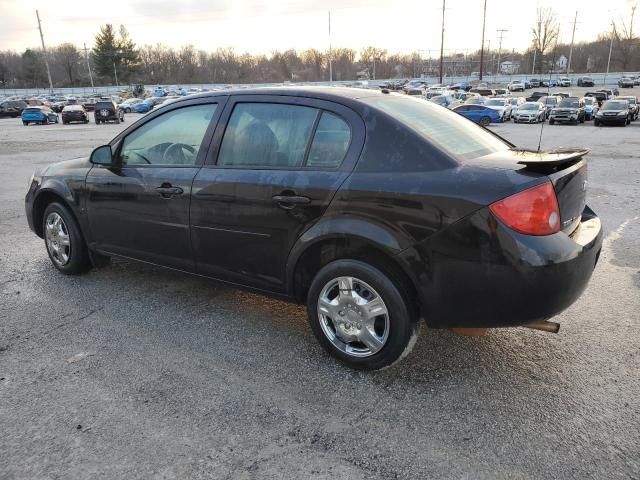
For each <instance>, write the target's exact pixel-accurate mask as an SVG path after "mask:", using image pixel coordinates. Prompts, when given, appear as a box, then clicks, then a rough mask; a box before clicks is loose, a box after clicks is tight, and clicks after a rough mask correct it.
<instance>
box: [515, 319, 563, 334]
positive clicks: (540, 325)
mask: <svg viewBox="0 0 640 480" xmlns="http://www.w3.org/2000/svg"><path fill="white" fill-rule="evenodd" d="M523 326H524V327H527V328H532V329H533V330H542V331H544V332H549V333H558V331H559V330H560V324H559V323H556V322H549V321H548V320H541V321H539V322H532V323H527V324H526V325H523Z"/></svg>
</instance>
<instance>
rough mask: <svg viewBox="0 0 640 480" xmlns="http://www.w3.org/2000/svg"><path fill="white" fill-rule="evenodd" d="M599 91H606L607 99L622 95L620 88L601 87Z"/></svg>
mask: <svg viewBox="0 0 640 480" xmlns="http://www.w3.org/2000/svg"><path fill="white" fill-rule="evenodd" d="M598 91H599V92H604V93H606V94H607V100H611V99H612V98H613V97H617V96H618V95H620V90H618V89H617V88H601V89H600V90H598Z"/></svg>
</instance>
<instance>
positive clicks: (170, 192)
mask: <svg viewBox="0 0 640 480" xmlns="http://www.w3.org/2000/svg"><path fill="white" fill-rule="evenodd" d="M156 192H158V193H159V194H160V196H162V197H164V198H171V197H172V196H174V195H182V194H183V193H184V190H183V189H182V188H180V187H174V186H172V185H171V184H170V183H163V184H162V185H160V186H159V187H158V188H156Z"/></svg>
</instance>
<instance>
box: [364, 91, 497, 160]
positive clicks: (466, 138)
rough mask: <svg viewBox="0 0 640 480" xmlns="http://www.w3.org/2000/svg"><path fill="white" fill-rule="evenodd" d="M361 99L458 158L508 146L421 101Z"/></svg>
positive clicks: (462, 158)
mask: <svg viewBox="0 0 640 480" xmlns="http://www.w3.org/2000/svg"><path fill="white" fill-rule="evenodd" d="M362 101H363V102H366V103H369V104H370V105H372V106H374V107H376V108H378V109H380V110H381V111H383V112H385V113H387V114H389V115H391V116H392V117H394V118H396V119H397V120H398V121H400V122H401V123H403V124H404V125H406V126H407V127H409V128H411V129H413V130H414V131H416V132H418V133H419V134H420V135H422V136H423V137H424V138H425V139H426V140H428V141H429V142H430V143H432V144H433V145H435V146H436V147H438V148H440V149H441V150H443V151H445V152H446V153H448V154H449V155H451V156H452V157H454V158H456V159H458V160H465V159H470V158H474V157H479V156H484V155H488V154H489V153H493V152H499V151H503V150H507V149H509V145H508V144H507V143H505V142H503V141H502V140H500V139H499V138H498V137H496V136H494V135H492V134H491V133H489V132H487V131H486V130H485V129H484V128H482V127H480V126H478V125H476V124H475V123H473V122H470V121H469V120H467V119H466V118H464V117H462V116H461V115H456V114H455V113H454V112H451V111H450V110H446V109H443V108H440V107H438V106H435V105H430V104H429V103H428V102H425V101H424V100H420V99H414V98H404V97H390V96H384V97H382V96H381V97H369V98H364V99H362Z"/></svg>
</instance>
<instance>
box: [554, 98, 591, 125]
mask: <svg viewBox="0 0 640 480" xmlns="http://www.w3.org/2000/svg"><path fill="white" fill-rule="evenodd" d="M584 106H585V105H584V101H582V99H580V98H578V97H569V98H563V99H562V100H560V103H558V106H557V107H554V108H552V109H551V112H550V113H549V125H553V124H554V123H556V122H558V123H573V124H574V125H577V124H578V122H580V123H584V119H585V111H584Z"/></svg>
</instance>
